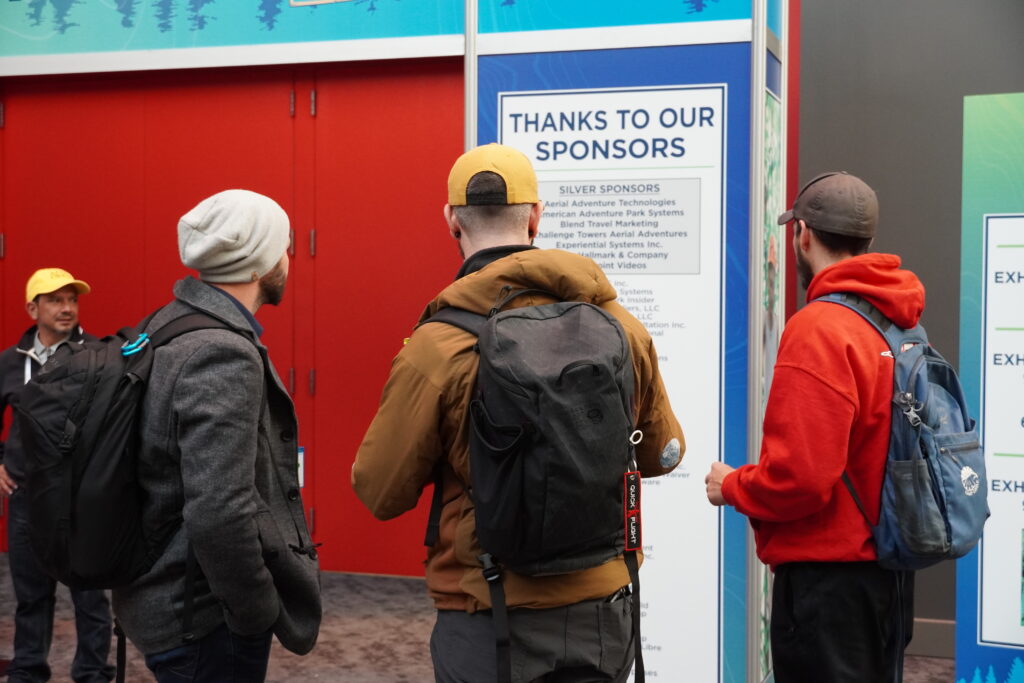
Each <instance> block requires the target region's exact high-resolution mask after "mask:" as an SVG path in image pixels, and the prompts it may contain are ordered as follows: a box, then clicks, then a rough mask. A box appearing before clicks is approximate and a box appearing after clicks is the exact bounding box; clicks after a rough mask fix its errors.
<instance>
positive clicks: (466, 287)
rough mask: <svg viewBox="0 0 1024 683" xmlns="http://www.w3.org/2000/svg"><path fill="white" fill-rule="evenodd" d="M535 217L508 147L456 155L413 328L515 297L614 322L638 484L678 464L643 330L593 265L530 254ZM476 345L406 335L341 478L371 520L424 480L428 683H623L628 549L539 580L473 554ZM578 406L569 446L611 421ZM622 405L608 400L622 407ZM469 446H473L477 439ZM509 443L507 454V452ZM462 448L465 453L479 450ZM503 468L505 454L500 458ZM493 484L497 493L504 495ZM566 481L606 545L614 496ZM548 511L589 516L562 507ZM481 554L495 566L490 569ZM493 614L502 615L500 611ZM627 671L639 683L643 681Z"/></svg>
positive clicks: (449, 328) (463, 334)
mask: <svg viewBox="0 0 1024 683" xmlns="http://www.w3.org/2000/svg"><path fill="white" fill-rule="evenodd" d="M542 212H543V204H542V203H541V202H540V200H539V198H538V195H537V177H536V174H535V173H534V170H533V166H532V165H531V163H530V160H529V159H528V158H527V157H526V156H524V155H523V154H522V153H521V152H519V151H517V150H515V149H513V148H511V147H508V146H505V145H499V144H489V145H483V146H481V147H477V148H475V149H473V150H470V151H469V152H467V153H465V154H463V155H462V156H461V157H459V159H458V160H457V161H456V162H455V164H454V166H453V167H452V170H451V173H450V175H449V177H448V203H447V204H446V205H445V206H444V217H445V222H446V223H447V228H448V234H449V235H450V236H451V238H452V239H454V240H455V242H456V243H457V245H458V248H459V252H460V254H461V255H462V257H463V259H464V262H463V264H462V267H461V268H460V269H459V272H458V274H457V275H456V279H455V282H454V283H452V284H451V285H449V286H448V287H446V288H445V289H444V290H443V291H441V292H440V293H439V294H438V295H437V296H436V298H434V300H433V301H431V302H430V303H429V304H428V306H427V310H426V311H425V312H424V314H423V317H422V318H421V321H420V322H421V323H422V322H425V321H426V320H427V319H429V318H431V317H433V316H434V315H435V314H438V313H439V312H442V315H443V312H444V311H446V310H452V309H459V310H462V311H469V312H470V314H471V315H472V314H482V315H486V314H487V312H488V311H489V310H491V309H492V307H494V308H501V304H498V303H496V301H497V300H499V299H502V298H504V297H506V296H507V294H508V293H509V292H518V291H521V290H522V293H523V294H524V295H523V296H517V297H516V298H515V299H514V300H512V301H508V302H507V303H508V307H509V308H516V310H517V311H521V310H527V311H528V310H530V309H521V308H519V307H521V306H529V305H536V304H548V303H552V302H555V301H558V302H586V303H588V304H593V305H594V306H596V307H597V308H599V309H600V310H601V311H602V312H603V313H596V312H591V313H592V314H593V315H596V316H597V317H598V318H603V317H604V315H605V314H606V315H607V316H609V317H610V318H613V319H614V320H615V321H617V326H611V327H616V328H617V329H620V330H621V332H622V333H623V336H622V337H618V335H616V336H615V339H616V342H617V349H618V353H622V350H623V349H625V348H626V346H627V345H628V352H627V353H626V354H625V355H626V356H629V357H630V358H631V359H632V363H631V364H629V363H624V362H621V358H622V356H619V357H618V358H619V359H620V361H619V364H620V367H624V366H629V365H631V366H632V367H630V370H631V373H632V374H631V375H630V378H631V379H630V380H628V381H627V382H624V383H623V386H622V388H621V391H622V392H623V393H628V394H629V395H630V397H631V400H630V402H629V408H631V409H632V410H628V411H626V412H629V413H630V415H629V417H630V418H631V419H632V420H633V422H632V424H633V425H634V426H635V428H636V429H637V430H639V431H642V432H643V439H642V441H640V442H639V443H638V444H637V445H636V451H635V459H636V469H638V470H639V472H640V473H641V474H642V475H643V476H645V477H647V476H657V475H661V474H665V473H667V472H670V471H672V470H673V469H674V468H675V467H676V465H678V464H679V461H680V459H681V458H682V455H683V450H684V443H683V433H682V430H681V429H680V427H679V423H678V421H677V420H676V418H675V415H674V414H673V413H672V408H671V406H670V405H669V401H668V396H667V394H666V392H665V387H664V384H663V382H662V379H661V376H660V374H659V372H658V357H657V354H656V352H655V350H654V345H653V343H652V341H651V336H650V334H649V333H648V332H647V330H646V329H644V327H643V325H642V324H641V323H640V322H639V321H638V320H637V319H636V318H634V317H633V316H632V315H630V314H629V313H628V312H627V311H626V309H625V308H623V307H622V306H621V305H620V304H619V303H618V302H617V301H616V292H615V289H614V288H613V287H612V285H611V283H610V282H609V281H608V278H607V277H606V276H605V274H604V273H603V272H602V271H601V268H600V267H599V266H598V265H597V264H596V263H595V262H594V261H592V260H590V259H589V258H586V257H584V256H580V255H577V254H572V253H569V252H566V251H560V250H557V249H538V248H535V247H534V246H533V240H534V238H535V237H536V236H537V231H538V229H539V224H540V218H541V214H542ZM527 291H528V292H529V293H528V294H527ZM533 310H535V311H536V310H537V309H533ZM559 310H561V309H559ZM527 314H528V313H524V315H527ZM482 315H476V316H473V317H474V318H480V317H482ZM536 315H540V313H537V314H536ZM552 336H554V335H552ZM566 338H567V339H568V340H569V342H568V344H567V345H568V346H576V345H580V346H584V347H585V346H586V345H585V343H584V340H583V339H581V338H580V337H579V336H578V335H577V336H573V335H568V336H567V337H566ZM623 342H625V344H624V343H623ZM527 343H528V344H529V343H532V342H527ZM479 346H484V337H483V336H481V337H480V343H479V345H478V344H477V338H476V337H475V336H474V335H473V333H471V332H470V331H469V330H468V329H466V328H463V329H459V328H458V326H454V323H452V324H451V325H449V324H436V323H435V324H425V325H420V326H419V327H417V328H416V331H415V332H414V333H413V335H412V337H411V338H410V339H409V341H408V343H407V344H406V345H405V347H404V348H402V350H401V352H400V353H399V354H398V356H397V357H396V358H395V360H394V362H393V364H392V366H391V375H390V377H389V378H388V382H387V385H386V386H385V387H384V395H383V397H382V399H381V402H380V407H379V409H378V411H377V415H376V416H375V417H374V419H373V422H372V423H371V425H370V427H369V430H368V431H367V433H366V436H365V438H364V440H363V443H362V445H361V446H360V447H359V451H358V453H357V454H356V460H355V464H354V466H353V469H352V483H353V486H354V488H355V491H356V494H357V495H358V496H359V498H360V500H362V502H363V503H364V504H366V506H367V507H368V508H369V509H370V511H371V512H372V513H373V514H374V515H375V516H376V517H378V518H379V519H391V518H393V517H397V516H398V515H401V514H402V513H404V512H407V511H409V510H411V509H413V508H414V507H415V506H416V504H417V501H418V499H419V497H420V494H421V492H422V491H423V489H424V487H425V486H426V485H427V484H428V483H430V482H431V481H434V482H435V492H436V493H435V498H434V500H435V505H434V511H433V512H432V515H431V517H432V524H431V528H430V530H429V531H428V535H429V539H428V540H429V546H430V549H429V550H428V551H427V561H426V578H427V589H428V591H429V592H430V595H431V597H432V598H433V599H434V604H435V606H436V607H437V610H438V613H437V623H436V625H435V627H434V633H433V636H432V638H431V643H430V651H431V656H432V658H433V661H434V674H435V678H436V680H437V681H438V682H439V683H471V682H476V681H503V680H510V681H512V683H526V682H528V681H540V680H555V679H557V680H558V681H563V682H564V683H572V682H573V681H580V682H582V681H599V680H600V681H603V680H607V681H613V680H614V681H622V680H625V678H626V676H628V674H629V670H630V668H631V667H632V665H633V661H634V652H635V651H636V648H635V643H634V642H633V641H634V640H635V638H634V636H635V633H636V625H637V624H638V621H639V610H638V609H634V605H633V600H634V599H637V598H638V597H639V595H638V594H637V595H635V596H633V597H630V583H631V576H630V575H631V573H635V566H636V565H635V555H634V554H633V553H623V549H624V548H623V547H622V545H623V544H622V543H618V544H617V543H616V542H610V543H609V547H608V548H602V550H604V551H606V552H605V554H604V555H603V556H602V557H600V558H599V559H598V561H596V562H591V561H589V560H588V561H586V562H578V563H574V566H573V567H567V568H566V569H565V571H558V572H552V573H550V574H549V575H544V576H541V575H538V572H532V571H525V570H524V571H515V570H514V569H513V568H512V567H510V566H509V563H508V562H507V560H508V557H507V556H505V557H504V559H503V558H502V556H500V555H498V553H499V552H500V551H492V550H490V549H489V548H488V549H487V551H486V553H485V550H484V548H483V547H482V546H484V545H486V544H485V543H483V542H482V541H481V539H482V538H483V537H484V532H483V529H484V528H485V527H484V525H485V524H486V523H487V520H488V517H487V515H485V514H484V512H483V511H482V507H481V504H480V503H481V501H482V500H483V498H482V497H481V494H480V490H481V488H483V487H474V486H471V484H475V482H473V481H472V480H471V476H470V475H471V472H470V460H471V458H473V455H472V453H473V449H474V447H473V446H472V445H471V441H473V440H474V436H473V435H474V434H476V433H478V432H480V431H482V430H484V428H481V427H478V426H474V427H473V428H472V429H471V427H470V423H471V422H474V423H475V424H476V425H479V423H480V420H482V419H484V418H481V417H479V415H480V412H479V411H480V410H481V409H480V408H479V406H480V405H481V404H484V403H486V400H484V401H481V400H476V399H477V396H478V394H477V391H478V390H477V388H476V381H475V380H476V378H477V369H478V367H479V366H480V365H481V361H480V360H479V358H480V353H478V352H477V351H476V348H479ZM595 346H596V345H595ZM540 348H542V345H541V344H534V345H533V346H532V350H533V352H534V354H535V355H540V354H541V353H543V354H544V357H545V359H546V362H547V364H549V365H554V364H555V363H554V361H553V359H554V357H555V356H556V355H557V353H556V352H553V351H551V350H549V351H546V352H539V351H538V349H540ZM559 362H561V361H559ZM559 367H562V366H561V365H559ZM564 367H565V370H564V371H563V374H571V373H570V372H569V371H571V370H572V369H573V368H572V365H566V366H564ZM594 367H596V366H594ZM481 377H483V375H482V374H481ZM627 384H628V387H627V386H626V385H627ZM484 398H485V399H486V397H484ZM619 398H620V397H616V399H619ZM471 405H472V406H473V410H472V411H471V410H470V406H471ZM491 405H492V406H493V405H494V404H491ZM545 407H546V408H549V407H550V405H549V404H545ZM577 407H579V408H582V409H583V411H584V412H583V413H578V412H574V414H575V415H577V417H579V416H580V415H581V414H582V415H583V416H585V417H584V419H583V420H582V422H580V421H577V422H576V423H575V424H576V428H575V429H576V431H577V433H578V434H579V435H580V439H585V438H588V436H589V435H592V434H594V433H596V432H597V431H598V428H597V427H594V426H593V425H594V424H597V423H598V422H608V423H612V422H614V421H615V417H614V415H612V413H609V419H608V420H605V419H604V415H603V413H601V411H600V410H598V409H597V408H596V407H594V406H592V405H583V404H580V405H579V406H577ZM624 407H625V406H621V402H620V409H621V408H624ZM483 410H486V406H485V407H484V408H483ZM613 412H614V411H613ZM470 415H473V416H474V417H473V419H470ZM552 415H553V411H551V410H546V411H545V412H544V414H543V415H541V416H540V419H539V421H538V423H530V424H529V425H527V426H528V427H530V428H531V429H530V430H524V431H529V432H531V433H532V428H533V427H534V426H535V425H539V426H541V427H542V428H545V427H548V426H550V425H553V424H558V423H557V422H556V421H555V419H554V418H553V417H552ZM541 423H543V424H541ZM503 424H507V423H503ZM498 429H499V430H502V429H504V427H499V428H498ZM568 431H572V430H571V429H570V430H568ZM629 432H630V430H628V429H626V430H624V431H623V432H622V433H621V443H622V444H623V447H622V448H623V450H627V447H626V446H625V445H624V444H625V443H626V438H627V436H628V434H629ZM482 440H483V439H479V438H478V439H476V443H479V442H480V441H482ZM609 441H615V439H614V438H611V439H609ZM491 443H494V441H492V442H491ZM517 443H518V441H517ZM512 448H513V447H511V446H510V447H509V448H508V449H506V454H507V453H508V451H511V450H512ZM596 450H601V449H600V447H599V448H598V449H596ZM476 453H477V454H478V456H479V453H480V449H479V448H477V449H476ZM529 455H531V456H533V455H536V451H533V450H531V451H530V452H529ZM588 456H589V457H588ZM602 457H603V456H598V455H594V454H593V453H590V452H588V453H587V454H586V455H584V456H583V457H582V458H581V460H582V461H586V462H587V465H586V466H585V467H581V468H580V469H581V470H582V469H586V468H592V467H594V465H593V463H594V461H596V460H599V459H602ZM512 459H513V458H512V456H511V455H509V457H508V460H512ZM609 460H611V461H614V462H613V466H615V465H617V464H618V462H619V461H618V460H616V459H615V458H614V457H613V458H609ZM473 462H481V461H480V460H479V459H474V460H473ZM560 464H561V463H560ZM621 464H622V468H621V470H618V471H617V472H615V473H613V474H612V478H614V479H615V480H616V481H614V482H613V483H612V485H611V489H612V490H614V491H618V492H619V494H620V495H621V494H622V491H623V487H622V481H623V479H622V478H623V475H624V473H625V469H626V464H627V463H626V462H625V458H624V459H623V461H622V463H621ZM482 469H484V468H483V467H481V468H478V469H477V470H476V471H477V472H478V473H479V472H480V471H481V470H482ZM559 473H560V474H559ZM571 477H572V475H571V474H566V470H565V469H558V473H556V474H554V475H552V476H551V477H550V479H551V480H557V481H554V483H553V484H552V490H553V489H555V488H559V487H561V488H563V489H564V488H570V489H571V488H574V486H573V484H572V483H570V481H575V480H573V479H572V478H571ZM512 479H514V477H511V476H510V477H508V478H507V479H505V480H503V482H502V484H499V485H497V486H496V487H495V488H500V489H502V490H504V491H510V490H512V488H513V486H514V482H513V481H512ZM505 481H507V482H508V485H507V486H503V484H504V482H505ZM601 481H604V479H601ZM524 488H525V485H524ZM580 488H581V489H583V490H586V491H587V492H588V493H594V495H593V496H592V497H593V498H594V499H595V500H596V501H597V502H598V504H599V505H601V506H603V505H605V504H609V505H610V506H611V507H612V508H614V509H613V510H612V512H611V517H612V522H613V524H614V525H615V528H614V529H613V530H612V536H613V537H614V538H615V539H618V540H619V541H622V540H623V519H622V510H623V501H622V500H621V499H620V500H616V499H615V497H614V496H615V494H614V493H613V492H612V491H609V490H607V489H605V488H600V489H595V488H594V487H586V486H581V487H580ZM471 489H473V490H471ZM509 497H510V498H511V497H513V496H512V494H509ZM516 499H517V501H519V500H520V499H519V498H518V497H516ZM551 500H555V499H554V498H552V499H551ZM552 507H558V508H560V509H567V508H568V509H571V510H572V511H574V512H576V514H577V515H579V516H582V517H587V514H586V513H582V514H581V513H579V512H578V511H577V509H576V508H575V507H573V506H569V505H566V504H565V501H564V499H559V501H558V504H557V505H552ZM517 509H519V510H521V509H522V506H519V507H517ZM602 509H603V507H602ZM616 516H617V519H616ZM492 521H493V518H492ZM565 521H566V520H565V519H564V517H563V518H560V519H559V520H558V521H557V522H556V523H554V524H552V526H553V527H558V528H557V529H551V531H559V530H560V529H564V528H567V526H568V525H566V524H562V523H561V522H565ZM490 528H493V526H492V527H490ZM592 532H593V530H592V529H589V528H588V530H587V533H590V534H591V536H588V537H587V538H590V537H593V534H592ZM512 535H514V534H511V533H510V534H506V536H512ZM545 538H546V539H547V538H549V537H548V536H545ZM602 538H604V537H602ZM504 540H508V539H507V538H506V539H504ZM616 545H618V547H616ZM491 552H494V553H495V556H494V557H492V556H491V555H490V554H489V553H491ZM567 554H568V553H567V552H566V553H562V554H560V555H558V556H556V557H555V558H553V562H558V561H565V560H566V555H567ZM627 557H628V558H629V559H628V560H627ZM485 558H490V559H491V560H493V559H496V560H497V561H498V565H499V572H498V573H495V572H494V571H493V570H494V569H495V567H494V566H492V565H491V564H490V561H489V560H487V559H485ZM572 559H577V558H576V557H574V558H572ZM628 563H633V564H632V567H627V564H628ZM498 580H500V584H501V585H502V593H501V594H497V597H495V596H496V593H495V592H493V591H492V589H493V588H494V586H496V585H497V583H498ZM634 585H635V583H634ZM492 605H493V606H494V609H493V610H492ZM502 605H504V606H505V607H507V608H508V609H507V614H506V610H505V609H503V607H502ZM506 616H507V619H506ZM509 638H510V640H509ZM639 664H640V663H639V662H638V667H637V669H638V674H637V679H636V680H638V681H640V680H642V676H641V674H640V671H642V666H639Z"/></svg>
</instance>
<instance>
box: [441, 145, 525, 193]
mask: <svg viewBox="0 0 1024 683" xmlns="http://www.w3.org/2000/svg"><path fill="white" fill-rule="evenodd" d="M483 171H490V172H491V173H497V174H498V175H499V176H501V178H502V180H504V181H505V192H488V193H481V194H473V195H470V196H468V197H467V196H466V185H468V184H469V181H470V180H471V179H472V178H473V176H475V175H476V174H477V173H482V172H483ZM448 203H449V204H451V205H452V206H466V205H475V206H479V205H485V204H491V205H494V204H499V205H500V204H536V203H537V174H536V173H534V172H533V165H532V164H531V163H530V160H529V159H527V158H526V155H525V154H523V153H522V152H520V151H519V150H517V149H514V148H512V147H507V146H505V145H499V144H498V143H496V142H492V143H490V144H488V145H481V146H479V147H475V148H473V149H471V150H469V151H468V152H466V153H465V154H463V155H462V156H460V157H459V158H458V159H456V161H455V165H454V166H452V171H451V173H449V174H448Z"/></svg>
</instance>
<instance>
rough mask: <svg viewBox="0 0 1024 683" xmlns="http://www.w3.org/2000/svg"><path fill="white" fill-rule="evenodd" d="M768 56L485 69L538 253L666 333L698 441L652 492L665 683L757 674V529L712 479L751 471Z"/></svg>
mask: <svg viewBox="0 0 1024 683" xmlns="http://www.w3.org/2000/svg"><path fill="white" fill-rule="evenodd" d="M516 2H517V3H518V2H523V3H524V4H526V2H527V0H516ZM532 4H533V3H531V5H532ZM722 4H726V3H724V2H723V3H722ZM598 5H599V6H600V3H598ZM711 6H712V5H710V4H709V5H708V7H709V8H710V7H711ZM632 9H633V8H631V10H630V11H631V12H632ZM549 27H550V26H549ZM750 49H751V48H750V44H749V43H734V44H718V45H689V46H676V47H655V48H633V49H623V50H588V51H579V52H561V53H543V54H516V55H495V56H487V57H481V58H480V59H479V79H478V95H479V99H478V123H477V125H478V128H477V131H478V142H479V143H486V142H493V141H500V142H502V143H504V144H510V145H512V146H515V147H517V148H518V149H520V150H522V151H523V152H524V153H525V154H527V156H529V157H530V158H531V160H532V161H533V163H534V166H535V167H536V169H537V174H538V182H539V192H540V197H541V199H542V200H543V201H544V202H545V204H546V210H545V213H544V216H543V218H542V219H541V225H540V234H539V236H538V238H537V245H538V246H541V247H545V248H559V249H566V250H570V251H575V252H577V253H581V254H583V255H586V256H589V257H590V258H593V259H594V260H595V261H597V262H598V263H599V264H600V265H601V267H602V268H603V269H604V271H605V273H606V274H607V275H608V277H609V279H610V280H611V281H612V284H613V285H614V286H615V288H616V291H617V292H618V294H619V301H620V302H621V303H622V304H623V305H624V306H625V307H626V308H627V309H628V310H630V311H631V312H632V313H633V314H634V315H635V316H636V317H637V318H638V319H640V320H641V321H642V322H643V323H644V324H645V325H646V326H647V328H648V330H649V331H650V332H651V334H652V337H653V339H654V343H655V346H656V348H657V350H658V355H659V364H660V367H661V371H662V375H663V377H664V379H665V383H666V387H667V389H668V392H669V396H670V398H671V401H672V405H673V409H674V410H675V412H676V414H677V415H678V416H679V419H680V422H681V423H682V425H683V429H684V431H685V432H686V437H687V446H688V450H687V455H686V457H685V458H684V459H683V463H682V464H681V465H680V467H679V468H678V469H677V470H676V471H675V472H673V473H672V474H670V475H667V476H666V477H661V478H657V479H651V480H646V484H645V486H646V488H645V514H644V521H645V527H647V528H646V529H645V532H644V540H645V546H644V554H645V557H646V562H645V564H644V570H643V572H642V580H641V582H642V584H643V586H644V588H643V594H644V599H645V605H644V613H643V617H644V622H643V623H644V626H643V629H644V631H643V634H644V643H645V645H644V650H645V652H644V657H645V663H646V668H647V671H648V674H649V675H651V676H652V677H653V676H654V675H657V676H659V680H661V679H664V680H680V677H683V678H685V679H686V680H689V681H695V682H697V683H711V682H713V681H715V682H717V681H728V682H736V683H740V682H742V681H745V680H746V676H747V637H746V628H747V614H748V612H747V606H746V595H747V524H746V520H745V519H744V518H743V517H742V516H740V515H738V514H737V513H736V512H735V511H734V510H733V509H732V508H722V509H718V508H712V507H711V506H710V505H708V503H707V500H706V497H705V495H704V486H703V477H704V474H705V472H706V471H707V469H708V467H709V465H710V463H711V461H712V460H716V459H721V460H725V461H727V462H729V463H730V464H732V465H735V466H739V465H741V464H745V463H746V461H747V396H748V390H749V379H748V372H747V368H748V341H747V339H748V319H749V284H750V283H749V275H748V273H749V257H750V250H749V225H748V221H749V208H748V207H749V203H750V194H749V177H750V168H749V164H750V151H749V145H750V91H751V87H750V73H751V66H750V62H751V52H750ZM681 521H682V523H681ZM715 587H717V588H718V590H714V589H715ZM712 652H714V653H717V656H714V657H711V656H709V653H712Z"/></svg>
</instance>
